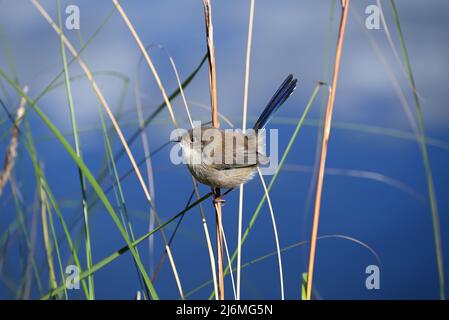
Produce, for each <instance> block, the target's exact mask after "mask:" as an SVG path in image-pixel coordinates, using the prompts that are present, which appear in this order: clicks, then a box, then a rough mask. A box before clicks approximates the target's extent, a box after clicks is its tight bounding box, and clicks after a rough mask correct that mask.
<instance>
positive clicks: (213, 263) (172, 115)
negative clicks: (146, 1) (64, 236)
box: [113, 0, 217, 292]
mask: <svg viewBox="0 0 449 320" xmlns="http://www.w3.org/2000/svg"><path fill="white" fill-rule="evenodd" d="M113 3H114V5H115V7H116V8H117V10H118V11H119V13H120V15H121V16H122V18H123V20H124V21H125V23H126V25H127V27H128V29H129V30H130V31H131V34H132V35H133V37H134V39H135V41H136V42H137V45H138V46H139V48H140V50H141V52H142V54H143V56H144V58H145V60H146V61H147V63H148V66H149V67H150V69H151V71H152V73H153V76H154V77H155V79H156V82H157V84H158V86H159V89H160V91H161V92H162V95H163V97H164V101H165V104H166V106H167V108H168V110H169V113H170V116H171V120H172V122H173V125H174V126H175V128H178V124H177V122H176V118H175V116H174V113H173V108H172V106H171V103H170V100H169V99H168V96H167V94H166V91H165V89H164V87H163V86H162V83H161V81H160V78H159V75H158V74H157V72H156V69H155V68H154V65H153V63H152V61H151V59H150V57H149V55H148V53H147V51H146V49H145V47H144V45H143V43H142V41H141V40H140V38H139V36H138V35H137V32H136V31H135V29H134V27H133V25H132V23H131V22H130V21H129V19H128V17H127V15H126V13H125V12H124V10H123V8H122V7H121V5H120V3H119V2H118V1H115V0H113ZM180 90H182V86H181V87H180ZM186 108H187V110H188V106H187V104H186ZM188 114H190V113H188ZM191 178H192V183H193V187H194V189H195V195H196V198H197V199H199V198H200V196H199V192H198V186H197V184H196V181H195V178H194V177H193V176H191ZM199 209H200V214H201V219H202V224H203V228H204V232H205V236H206V242H207V247H208V251H209V257H210V260H211V264H212V275H213V277H214V287H215V291H216V292H217V286H216V284H215V283H216V273H215V257H214V254H213V250H212V244H211V242H210V236H209V231H208V228H207V222H206V217H205V215H204V212H203V209H202V205H201V203H200V204H199ZM161 230H162V229H161ZM167 248H168V249H169V250H170V248H169V247H167ZM174 271H175V270H174Z"/></svg>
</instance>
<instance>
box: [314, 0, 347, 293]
mask: <svg viewBox="0 0 449 320" xmlns="http://www.w3.org/2000/svg"><path fill="white" fill-rule="evenodd" d="M341 8H342V11H341V19H340V27H339V33H338V39H337V49H336V52H335V64H334V71H333V76H332V90H331V92H330V95H329V99H328V102H327V106H326V115H325V120H324V128H323V130H324V131H323V140H322V145H321V154H320V162H319V169H318V180H317V185H316V193H315V209H314V212H313V224H312V235H311V238H310V253H309V265H308V271H307V277H308V279H307V291H306V299H307V300H310V299H311V296H312V284H313V271H314V265H315V253H316V241H317V235H318V224H319V219H320V206H321V195H322V191H323V179H324V170H325V167H326V155H327V145H328V143H329V136H330V130H331V123H332V113H333V109H334V101H335V91H336V88H337V81H338V72H339V69H340V58H341V51H342V47H343V40H344V35H345V29H346V20H347V17H348V11H349V0H341Z"/></svg>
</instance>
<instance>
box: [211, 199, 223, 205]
mask: <svg viewBox="0 0 449 320" xmlns="http://www.w3.org/2000/svg"><path fill="white" fill-rule="evenodd" d="M212 202H213V203H214V205H216V204H219V205H221V206H224V205H225V204H226V200H225V199H222V198H215V199H214V200H212Z"/></svg>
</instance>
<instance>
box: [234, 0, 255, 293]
mask: <svg viewBox="0 0 449 320" xmlns="http://www.w3.org/2000/svg"><path fill="white" fill-rule="evenodd" d="M254 2H255V0H251V3H250V8H249V22H248V41H247V47H246V65H245V89H244V94H243V116H242V131H243V132H245V131H246V115H247V112H248V87H249V67H250V58H251V43H252V37H253V21H254ZM243 193H244V185H243V184H242V185H240V189H239V215H238V235H237V237H238V238H237V297H236V299H237V300H240V282H241V281H240V280H241V279H240V276H241V272H240V269H241V268H240V267H241V263H242V229H243Z"/></svg>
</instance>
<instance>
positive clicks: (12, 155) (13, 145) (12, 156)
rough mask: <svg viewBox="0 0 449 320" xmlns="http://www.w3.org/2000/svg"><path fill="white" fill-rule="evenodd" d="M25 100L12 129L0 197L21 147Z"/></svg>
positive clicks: (2, 172) (1, 181)
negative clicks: (18, 148) (20, 126)
mask: <svg viewBox="0 0 449 320" xmlns="http://www.w3.org/2000/svg"><path fill="white" fill-rule="evenodd" d="M23 91H24V92H27V91H28V88H27V87H24V88H23ZM25 104H26V100H25V98H23V97H22V98H21V99H20V103H19V108H18V109H17V115H16V120H15V122H14V125H13V128H12V137H11V141H10V143H9V146H8V149H7V150H6V154H5V161H4V164H3V170H2V171H1V172H0V196H1V195H2V191H3V188H4V186H5V184H6V183H7V182H8V180H9V178H10V177H11V172H12V170H13V168H14V165H15V163H16V158H17V147H18V145H19V125H20V123H21V122H22V119H23V116H24V114H25Z"/></svg>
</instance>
